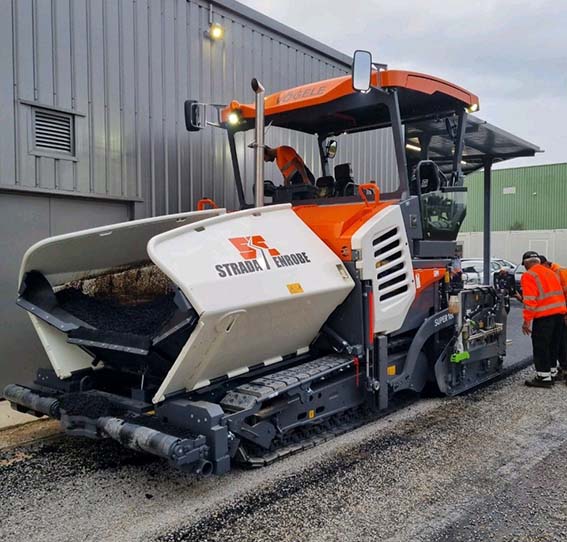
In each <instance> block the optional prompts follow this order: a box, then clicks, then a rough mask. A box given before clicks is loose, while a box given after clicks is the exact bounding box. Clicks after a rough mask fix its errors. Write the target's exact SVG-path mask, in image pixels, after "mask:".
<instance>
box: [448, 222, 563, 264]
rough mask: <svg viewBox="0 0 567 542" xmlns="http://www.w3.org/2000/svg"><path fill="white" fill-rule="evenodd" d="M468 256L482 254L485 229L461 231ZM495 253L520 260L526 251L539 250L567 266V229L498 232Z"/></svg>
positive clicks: (465, 253) (494, 255)
mask: <svg viewBox="0 0 567 542" xmlns="http://www.w3.org/2000/svg"><path fill="white" fill-rule="evenodd" d="M457 242H458V243H461V244H462V245H463V257H464V258H481V257H482V245H483V243H482V232H469V233H460V234H459V237H458V238H457ZM491 244H492V256H493V257H497V258H505V259H506V260H510V261H512V262H515V263H519V262H520V260H521V258H522V254H523V253H524V252H525V251H526V250H535V251H536V252H539V253H541V254H543V255H544V256H546V257H547V258H548V259H549V260H552V261H555V262H557V263H559V264H561V265H567V229H565V230H533V231H494V232H492V235H491Z"/></svg>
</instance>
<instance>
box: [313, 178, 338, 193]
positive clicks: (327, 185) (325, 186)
mask: <svg viewBox="0 0 567 542" xmlns="http://www.w3.org/2000/svg"><path fill="white" fill-rule="evenodd" d="M315 186H316V187H317V196H318V197H320V198H330V197H333V196H334V195H335V186H336V183H335V179H333V177H331V176H330V175H325V176H324V177H319V178H318V179H317V181H316V182H315Z"/></svg>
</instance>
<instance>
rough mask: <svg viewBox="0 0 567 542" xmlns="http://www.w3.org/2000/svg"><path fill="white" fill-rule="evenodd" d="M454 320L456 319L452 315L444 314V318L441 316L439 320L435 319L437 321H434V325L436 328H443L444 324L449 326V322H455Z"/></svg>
mask: <svg viewBox="0 0 567 542" xmlns="http://www.w3.org/2000/svg"><path fill="white" fill-rule="evenodd" d="M454 319H455V317H454V316H453V315H452V314H450V313H447V314H444V315H443V316H439V318H435V320H434V321H433V325H434V326H435V327H439V326H442V325H444V324H447V323H448V322H451V321H453V320H454Z"/></svg>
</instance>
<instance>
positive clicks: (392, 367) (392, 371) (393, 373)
mask: <svg viewBox="0 0 567 542" xmlns="http://www.w3.org/2000/svg"><path fill="white" fill-rule="evenodd" d="M388 376H396V366H395V365H388Z"/></svg>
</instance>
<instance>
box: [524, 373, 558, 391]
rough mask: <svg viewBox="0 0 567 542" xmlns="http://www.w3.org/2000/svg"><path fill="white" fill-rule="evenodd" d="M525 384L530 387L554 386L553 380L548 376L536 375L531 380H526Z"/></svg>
mask: <svg viewBox="0 0 567 542" xmlns="http://www.w3.org/2000/svg"><path fill="white" fill-rule="evenodd" d="M524 383H525V385H526V386H528V387H529V388H548V389H550V388H552V387H553V380H552V379H551V378H550V377H548V378H542V377H541V376H534V377H533V378H532V379H531V380H526V381H525V382H524Z"/></svg>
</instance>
